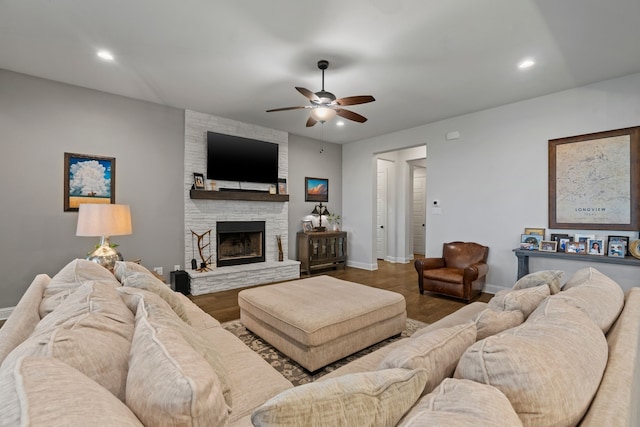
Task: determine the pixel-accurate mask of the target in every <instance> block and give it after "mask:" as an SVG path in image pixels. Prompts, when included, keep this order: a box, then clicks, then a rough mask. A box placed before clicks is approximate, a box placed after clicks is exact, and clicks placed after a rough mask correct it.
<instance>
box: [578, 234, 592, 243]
mask: <svg viewBox="0 0 640 427" xmlns="http://www.w3.org/2000/svg"><path fill="white" fill-rule="evenodd" d="M595 238H596V235H595V234H579V233H576V234H575V235H574V236H573V240H575V241H576V242H587V241H588V240H590V239H595Z"/></svg>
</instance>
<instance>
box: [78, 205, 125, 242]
mask: <svg viewBox="0 0 640 427" xmlns="http://www.w3.org/2000/svg"><path fill="white" fill-rule="evenodd" d="M131 233H132V230H131V210H130V209H129V205H111V204H93V203H92V204H81V205H80V207H79V209H78V226H77V228H76V236H123V235H126V234H131Z"/></svg>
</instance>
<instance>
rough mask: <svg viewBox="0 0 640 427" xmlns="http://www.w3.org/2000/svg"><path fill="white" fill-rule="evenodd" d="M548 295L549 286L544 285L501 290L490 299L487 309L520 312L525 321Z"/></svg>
mask: <svg viewBox="0 0 640 427" xmlns="http://www.w3.org/2000/svg"><path fill="white" fill-rule="evenodd" d="M549 295H550V291H549V285H546V284H545V285H541V286H536V287H535V288H526V289H518V290H515V291H514V290H510V289H503V290H501V291H498V292H497V293H496V294H495V295H494V297H493V298H491V300H490V301H489V304H488V307H489V308H490V309H492V310H495V311H513V310H520V311H521V312H522V314H523V315H524V318H525V319H526V318H527V317H529V315H530V314H531V313H532V312H533V310H535V309H536V308H537V307H538V305H540V303H541V302H542V301H544V299H545V298H546V297H548V296H549Z"/></svg>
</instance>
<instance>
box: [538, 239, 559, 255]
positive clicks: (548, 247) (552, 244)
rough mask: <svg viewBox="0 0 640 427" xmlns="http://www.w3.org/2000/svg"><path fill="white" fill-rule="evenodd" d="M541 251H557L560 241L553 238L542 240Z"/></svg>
mask: <svg viewBox="0 0 640 427" xmlns="http://www.w3.org/2000/svg"><path fill="white" fill-rule="evenodd" d="M539 250H540V252H557V251H558V242H557V241H552V240H542V241H540V249H539Z"/></svg>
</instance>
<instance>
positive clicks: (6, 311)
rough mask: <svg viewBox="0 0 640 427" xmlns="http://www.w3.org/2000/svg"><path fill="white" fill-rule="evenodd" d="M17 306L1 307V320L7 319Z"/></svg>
mask: <svg viewBox="0 0 640 427" xmlns="http://www.w3.org/2000/svg"><path fill="white" fill-rule="evenodd" d="M14 308H15V307H5V308H0V320H7V319H8V318H9V316H10V315H11V313H13V309H14Z"/></svg>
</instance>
